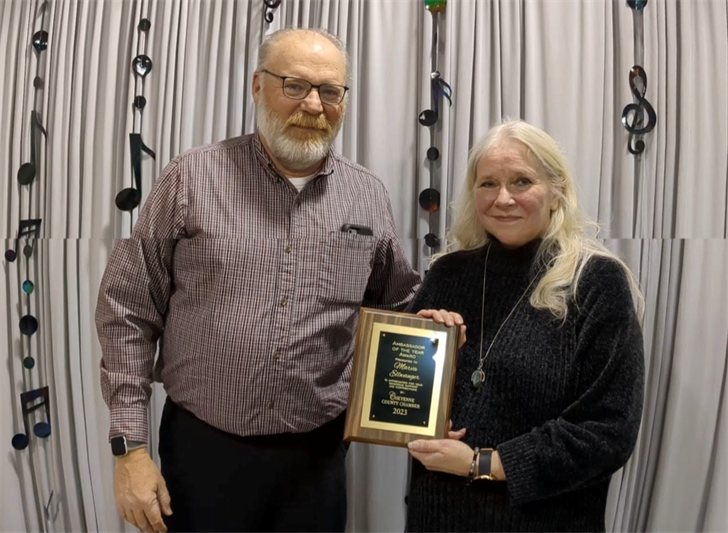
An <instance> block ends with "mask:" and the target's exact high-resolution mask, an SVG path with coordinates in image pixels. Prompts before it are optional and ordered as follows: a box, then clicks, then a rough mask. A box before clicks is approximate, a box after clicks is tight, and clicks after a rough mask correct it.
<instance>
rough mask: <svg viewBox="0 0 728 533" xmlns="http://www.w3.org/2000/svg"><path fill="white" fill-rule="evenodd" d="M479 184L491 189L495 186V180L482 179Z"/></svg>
mask: <svg viewBox="0 0 728 533" xmlns="http://www.w3.org/2000/svg"><path fill="white" fill-rule="evenodd" d="M480 186H481V187H485V188H486V189H492V188H493V187H495V182H493V181H484V182H483V183H481V184H480Z"/></svg>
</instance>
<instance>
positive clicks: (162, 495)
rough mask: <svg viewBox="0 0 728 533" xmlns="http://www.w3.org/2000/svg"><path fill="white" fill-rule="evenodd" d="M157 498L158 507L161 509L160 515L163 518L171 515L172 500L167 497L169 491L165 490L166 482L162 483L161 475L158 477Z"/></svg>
mask: <svg viewBox="0 0 728 533" xmlns="http://www.w3.org/2000/svg"><path fill="white" fill-rule="evenodd" d="M157 498H158V499H159V505H160V507H161V508H162V513H164V515H165V516H169V515H171V514H172V498H171V497H170V496H169V490H167V482H166V481H164V478H163V477H162V475H161V474H160V475H159V488H158V489H157Z"/></svg>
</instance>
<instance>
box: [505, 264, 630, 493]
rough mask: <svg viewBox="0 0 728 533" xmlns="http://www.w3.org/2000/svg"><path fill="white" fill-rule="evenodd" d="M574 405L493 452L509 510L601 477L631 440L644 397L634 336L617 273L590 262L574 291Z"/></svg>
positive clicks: (621, 459)
mask: <svg viewBox="0 0 728 533" xmlns="http://www.w3.org/2000/svg"><path fill="white" fill-rule="evenodd" d="M578 294H579V296H578V298H577V302H578V303H577V305H576V306H572V307H571V309H570V312H571V313H575V314H576V318H575V327H576V353H575V358H574V361H575V363H574V364H575V365H577V367H576V368H575V372H574V375H575V376H576V380H577V384H578V386H577V394H576V399H575V400H574V401H573V402H572V403H571V404H570V405H568V406H567V407H566V408H565V409H564V410H563V412H562V413H561V415H560V416H559V417H558V418H557V419H555V420H549V421H548V422H546V423H545V424H543V425H541V426H540V427H536V428H534V429H533V430H531V431H530V432H529V433H526V434H524V435H520V436H518V437H516V438H514V439H511V440H509V441H506V442H503V443H501V444H500V445H499V446H497V449H498V453H499V455H500V458H501V461H502V463H503V469H504V471H505V473H506V483H507V487H508V493H509V496H510V499H511V502H512V503H513V504H522V503H526V502H530V501H535V500H540V499H544V498H549V497H552V496H556V495H559V494H562V493H565V492H568V491H572V490H575V489H578V488H580V487H583V486H586V485H590V484H592V483H595V482H597V481H601V480H604V479H607V478H608V477H609V476H611V475H612V474H613V473H614V472H615V471H617V470H618V469H619V468H621V467H622V466H623V465H624V464H625V463H626V462H627V460H628V459H629V457H630V455H631V454H632V450H633V449H634V446H635V442H636V440H637V433H638V430H639V426H640V419H641V415H642V404H643V391H644V354H643V339H642V330H641V327H640V324H639V321H638V319H637V316H636V313H635V310H634V305H633V302H632V297H631V293H630V290H629V285H628V283H627V279H626V276H625V273H624V271H623V270H622V267H621V266H620V265H619V264H617V263H616V262H614V261H612V260H606V259H601V258H600V259H595V260H592V262H590V264H588V265H587V268H586V269H585V273H584V275H583V277H582V281H581V283H580V286H579V291H578Z"/></svg>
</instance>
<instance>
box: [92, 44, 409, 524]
mask: <svg viewBox="0 0 728 533" xmlns="http://www.w3.org/2000/svg"><path fill="white" fill-rule="evenodd" d="M258 59H259V61H258V70H257V72H256V73H255V76H254V78H253V97H254V100H255V103H256V106H257V112H258V132H257V134H254V135H246V136H243V137H240V138H236V139H230V140H227V141H223V142H219V143H216V144H213V145H210V146H206V147H202V148H198V149H195V150H192V151H189V152H187V153H185V154H183V155H181V156H178V157H176V158H174V159H173V160H172V161H171V162H170V163H169V165H168V166H167V167H166V168H165V170H164V172H163V173H162V175H161V176H160V178H159V180H158V182H157V184H156V185H155V187H154V189H153V190H152V192H151V193H150V196H149V199H148V200H147V202H146V203H145V205H144V209H143V211H142V213H141V215H140V218H139V220H138V222H137V224H136V226H135V228H134V233H133V235H132V237H131V238H130V239H125V240H122V241H120V242H119V243H118V244H117V245H116V247H115V248H114V250H113V252H112V254H111V258H110V260H109V264H108V267H107V269H106V273H105V274H104V278H103V281H102V286H101V289H100V292H99V302H98V309H97V313H96V322H97V329H98V334H99V339H100V341H101V345H102V349H103V354H104V355H103V359H102V362H101V383H102V389H103V392H104V398H105V400H106V402H107V404H108V405H109V408H110V411H111V431H110V438H111V443H112V449H113V450H114V454H115V455H116V456H117V466H116V475H115V493H116V501H117V505H118V508H119V512H120V513H121V515H122V516H123V517H124V518H125V519H126V520H128V521H129V522H131V523H132V524H134V525H136V526H138V527H140V528H141V529H143V530H144V531H166V528H167V527H169V529H170V530H184V531H239V530H253V531H314V530H316V531H343V530H344V528H345V525H346V492H345V468H344V459H345V454H346V447H345V446H344V443H343V441H342V437H343V423H344V414H343V411H344V409H345V407H346V402H347V394H348V386H349V378H350V371H351V356H352V353H353V341H354V337H355V328H356V325H357V319H358V315H359V307H360V306H361V305H362V304H364V305H368V306H375V307H381V308H386V309H403V308H404V307H405V306H406V304H407V303H408V302H409V300H410V299H411V298H412V295H413V294H414V292H415V290H416V288H417V286H418V284H419V281H420V279H419V276H418V275H417V273H416V272H415V271H413V270H412V268H411V267H410V265H409V264H408V262H407V260H406V259H405V257H404V254H403V252H402V250H401V248H400V246H399V244H398V241H397V238H396V235H395V227H394V222H393V218H392V213H391V207H390V204H389V198H388V196H387V192H386V189H385V187H384V185H383V184H382V183H381V182H380V181H379V180H378V179H377V178H376V177H375V176H374V175H372V174H371V173H370V172H369V171H367V170H366V169H364V168H362V167H361V166H359V165H356V164H355V163H353V162H351V161H349V160H347V159H345V158H343V157H341V156H339V155H337V154H335V153H334V152H333V151H332V149H331V147H332V144H333V142H334V139H335V137H336V135H337V133H338V132H339V129H340V128H341V124H342V121H343V118H344V114H345V108H346V93H347V91H348V88H347V87H346V80H347V77H348V65H347V60H346V55H345V52H344V50H343V47H342V46H341V44H340V43H339V42H338V41H337V40H336V39H335V38H333V37H332V36H330V35H328V34H326V33H325V32H321V31H313V30H282V31H280V32H277V33H275V34H273V35H272V36H270V38H269V39H268V40H267V41H266V42H265V43H264V44H263V45H262V46H261V48H260V53H259V58H258ZM158 340H159V357H158V360H157V362H156V365H155V363H154V358H155V353H156V349H157V341H158ZM152 376H154V379H156V380H158V381H161V382H162V383H163V384H164V387H165V390H166V392H167V394H168V399H167V403H166V405H165V408H164V413H163V415H162V422H161V427H160V443H159V452H160V457H161V460H162V471H161V473H160V471H159V470H158V469H157V467H156V465H155V464H154V463H153V461H152V460H151V458H150V456H149V453H148V451H147V448H146V443H147V439H148V422H147V405H148V401H149V396H150V394H151V389H150V385H151V383H152V380H153V378H152ZM165 482H166V483H165ZM167 487H168V488H169V490H167ZM162 514H164V515H165V517H164V518H162ZM165 522H166V524H165Z"/></svg>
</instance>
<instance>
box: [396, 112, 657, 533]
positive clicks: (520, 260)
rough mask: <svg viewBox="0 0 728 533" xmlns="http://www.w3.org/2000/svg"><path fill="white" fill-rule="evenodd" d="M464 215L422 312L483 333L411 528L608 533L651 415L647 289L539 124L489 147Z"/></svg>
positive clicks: (462, 203) (420, 479) (417, 487)
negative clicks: (596, 221)
mask: <svg viewBox="0 0 728 533" xmlns="http://www.w3.org/2000/svg"><path fill="white" fill-rule="evenodd" d="M454 216H455V219H454V223H453V228H452V234H451V242H453V243H454V249H455V250H456V251H453V252H450V253H447V254H443V255H442V256H440V257H439V258H438V259H437V260H436V261H435V262H434V263H433V265H432V266H431V268H430V271H429V272H428V275H427V277H426V279H425V281H424V284H423V286H422V287H421V289H420V291H419V292H418V294H417V296H416V297H415V299H414V300H413V302H412V304H411V305H410V311H412V312H417V313H418V314H419V315H420V316H424V317H430V318H432V319H433V320H435V321H436V322H440V323H446V324H447V325H450V326H452V325H458V326H460V327H461V328H462V329H464V327H465V325H467V327H468V335H467V336H468V339H467V342H466V344H465V345H464V346H463V348H462V350H461V352H460V357H459V362H458V370H457V377H456V387H455V393H454V399H453V406H452V424H453V427H454V428H459V429H458V431H451V432H450V434H449V437H450V438H448V439H443V440H430V441H427V440H417V441H414V442H412V443H410V445H409V446H410V454H411V455H412V457H414V459H415V461H414V462H413V469H412V476H411V484H410V494H409V497H408V509H407V530H408V531H604V529H605V525H604V514H605V508H606V501H607V491H608V488H609V480H610V477H611V475H612V474H613V473H614V472H615V471H616V470H618V469H619V468H620V467H622V466H623V465H624V464H625V462H626V461H627V459H628V458H629V457H630V455H631V453H632V449H633V448H634V445H635V441H636V439H637V432H638V429H639V424H640V418H641V413H642V401H643V387H644V361H643V348H642V346H643V343H642V332H641V328H640V324H639V320H638V313H640V312H641V306H642V297H641V295H640V293H639V289H638V288H637V286H636V283H635V280H634V278H633V276H632V274H631V273H630V271H629V269H628V268H627V267H626V266H625V265H624V263H623V262H622V261H620V260H619V259H617V258H616V257H615V256H614V255H613V254H612V253H610V252H609V251H608V250H607V249H606V248H604V246H602V245H601V244H600V243H599V242H598V241H596V240H595V239H594V238H592V237H589V236H588V235H587V229H588V225H592V223H588V222H587V221H586V220H585V218H584V216H583V215H582V213H581V212H580V210H579V207H578V205H577V200H576V194H575V191H574V186H573V183H572V180H571V177H570V175H569V171H568V168H567V162H566V160H565V158H564V156H563V154H562V153H561V151H560V150H559V147H558V146H557V144H556V142H555V141H554V140H553V139H552V138H551V137H549V136H548V135H547V134H546V133H545V132H543V131H541V130H539V129H538V128H535V127H534V126H530V125H528V124H526V123H524V122H521V121H508V122H505V123H503V124H501V125H499V126H496V127H495V128H493V129H491V130H490V131H489V132H488V134H487V135H486V136H485V137H484V138H483V139H482V140H481V141H480V142H478V143H477V144H476V145H475V146H474V147H473V149H472V150H471V153H470V157H469V160H468V174H467V182H466V185H465V187H464V190H463V193H462V196H461V198H460V200H459V204H458V205H457V206H456V207H455V210H454ZM635 302H636V303H635Z"/></svg>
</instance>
